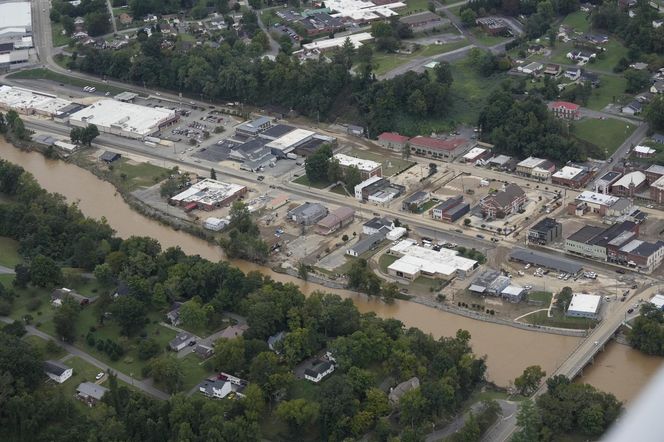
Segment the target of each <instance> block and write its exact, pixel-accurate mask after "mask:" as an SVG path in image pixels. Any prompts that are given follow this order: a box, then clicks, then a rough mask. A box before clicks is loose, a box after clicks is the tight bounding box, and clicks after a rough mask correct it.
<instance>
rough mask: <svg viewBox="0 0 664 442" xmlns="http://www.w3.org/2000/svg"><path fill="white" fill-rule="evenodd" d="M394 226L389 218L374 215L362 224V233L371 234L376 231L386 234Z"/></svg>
mask: <svg viewBox="0 0 664 442" xmlns="http://www.w3.org/2000/svg"><path fill="white" fill-rule="evenodd" d="M394 227H395V226H394V221H392V220H390V219H389V218H378V217H375V218H371V219H370V220H369V221H367V222H366V223H364V224H362V233H364V234H365V235H373V234H376V233H378V232H383V233H384V234H387V232H389V231H391V230H392V229H394Z"/></svg>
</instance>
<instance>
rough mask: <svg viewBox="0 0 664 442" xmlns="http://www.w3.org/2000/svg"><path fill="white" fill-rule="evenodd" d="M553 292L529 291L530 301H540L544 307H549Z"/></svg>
mask: <svg viewBox="0 0 664 442" xmlns="http://www.w3.org/2000/svg"><path fill="white" fill-rule="evenodd" d="M551 296H553V295H552V294H551V292H531V293H528V300H529V301H539V302H541V303H542V305H543V306H544V307H548V306H549V304H550V303H551Z"/></svg>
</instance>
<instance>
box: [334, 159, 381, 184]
mask: <svg viewBox="0 0 664 442" xmlns="http://www.w3.org/2000/svg"><path fill="white" fill-rule="evenodd" d="M333 158H334V159H335V160H337V161H339V164H340V165H341V166H342V167H350V166H355V167H357V168H358V169H360V170H361V171H364V172H371V171H372V170H375V169H377V168H379V167H380V166H381V164H380V163H377V162H376V161H371V160H364V159H362V158H357V157H352V156H350V155H345V154H342V153H338V154H335V155H334V157H333ZM360 184H362V183H360Z"/></svg>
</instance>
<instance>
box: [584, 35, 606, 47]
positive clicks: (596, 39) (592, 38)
mask: <svg viewBox="0 0 664 442" xmlns="http://www.w3.org/2000/svg"><path fill="white" fill-rule="evenodd" d="M583 37H584V38H585V40H586V41H589V42H590V43H592V44H596V45H603V44H606V43H608V42H609V36H608V35H604V34H585V35H584V36H583Z"/></svg>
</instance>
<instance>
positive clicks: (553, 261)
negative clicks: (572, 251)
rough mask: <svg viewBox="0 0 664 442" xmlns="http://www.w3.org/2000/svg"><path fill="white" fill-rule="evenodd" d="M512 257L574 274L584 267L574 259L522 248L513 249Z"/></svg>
mask: <svg viewBox="0 0 664 442" xmlns="http://www.w3.org/2000/svg"><path fill="white" fill-rule="evenodd" d="M510 258H511V259H515V260H518V261H523V262H528V263H531V264H534V265H537V266H540V267H546V268H549V269H554V270H558V271H561V272H565V273H571V274H573V275H574V274H577V273H579V272H580V271H581V270H582V269H583V266H581V265H580V264H577V263H576V262H574V261H572V260H569V259H566V258H559V257H556V256H552V255H548V254H544V253H540V252H534V251H532V250H525V249H520V248H516V249H513V250H512V253H510Z"/></svg>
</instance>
